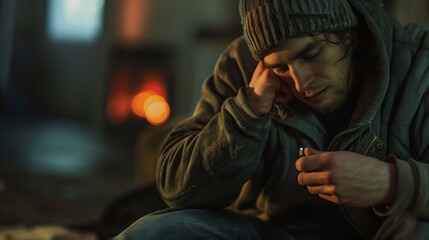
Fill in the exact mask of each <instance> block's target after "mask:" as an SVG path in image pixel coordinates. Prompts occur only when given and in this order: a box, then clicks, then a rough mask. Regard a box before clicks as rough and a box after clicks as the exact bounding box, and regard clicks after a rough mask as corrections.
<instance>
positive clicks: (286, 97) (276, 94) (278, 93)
mask: <svg viewBox="0 0 429 240" xmlns="http://www.w3.org/2000/svg"><path fill="white" fill-rule="evenodd" d="M246 97H247V99H248V101H249V103H250V106H251V107H252V109H253V111H254V112H255V113H256V114H257V115H258V116H261V115H264V114H266V113H268V112H269V111H270V110H271V107H272V105H273V103H274V102H277V103H279V104H282V105H284V104H287V103H288V102H290V101H291V100H292V99H293V97H294V96H293V93H292V91H291V90H290V88H289V86H288V85H287V84H286V83H285V82H283V81H282V80H280V78H279V77H277V75H275V74H274V72H273V71H272V70H271V69H269V68H266V67H265V66H264V64H263V62H262V61H260V62H259V64H258V66H257V67H256V69H255V72H254V73H253V76H252V80H251V81H250V84H249V87H248V88H247V89H246Z"/></svg>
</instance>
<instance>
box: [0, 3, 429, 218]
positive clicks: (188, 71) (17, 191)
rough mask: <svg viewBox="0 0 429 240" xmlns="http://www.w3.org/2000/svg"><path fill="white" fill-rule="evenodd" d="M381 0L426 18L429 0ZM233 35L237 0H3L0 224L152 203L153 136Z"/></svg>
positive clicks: (399, 12)
mask: <svg viewBox="0 0 429 240" xmlns="http://www.w3.org/2000/svg"><path fill="white" fill-rule="evenodd" d="M384 3H385V7H386V10H387V11H388V12H389V13H391V14H392V15H394V16H396V17H397V18H398V19H399V20H400V22H401V23H403V24H407V23H410V22H416V23H419V24H423V25H426V26H429V18H428V16H429V14H428V13H429V4H428V2H427V0H407V1H405V0H389V1H388V0H385V1H384ZM240 34H241V26H240V19H239V14H238V0H215V1H214V0H181V1H174V0H13V1H12V0H0V99H1V103H0V114H1V119H0V225H4V226H6V225H7V226H8V225H14V224H39V223H45V222H55V223H62V224H68V225H73V224H74V225H79V226H83V225H85V224H86V225H88V224H94V223H95V222H100V221H101V220H100V219H102V218H103V217H106V211H107V210H109V209H112V208H114V207H112V202H115V201H117V199H118V198H119V199H121V196H130V199H132V198H133V197H134V198H137V199H138V197H142V196H143V197H144V196H147V198H151V197H153V198H154V199H156V201H159V199H157V198H156V191H155V190H154V189H153V179H154V168H155V162H156V154H157V151H158V148H159V145H160V144H161V142H162V140H163V137H164V136H165V135H166V134H167V132H168V130H169V129H170V128H171V127H172V126H173V125H174V124H175V123H176V122H177V121H179V120H181V119H183V118H185V117H187V116H189V115H191V114H192V111H193V109H194V107H195V105H196V103H197V101H198V99H199V98H200V89H201V85H202V83H203V81H204V80H205V78H206V77H207V76H208V75H209V74H210V73H211V72H212V71H213V67H214V64H215V62H216V60H217V58H218V56H219V54H220V53H221V52H222V51H223V50H224V49H225V47H226V46H227V45H228V43H229V42H230V41H231V40H233V39H234V38H236V37H238V36H239V35H240ZM145 105H147V106H146V107H145ZM141 189H145V190H147V189H149V190H150V189H152V190H150V191H149V192H138V191H140V190H141ZM130 193H133V194H134V195H133V194H131V195H129V194H130ZM127 194H128V195H127ZM154 196H155V197H154ZM124 201H128V200H127V199H125V200H124ZM132 204H134V205H132ZM132 204H130V206H131V205H132V206H136V208H138V205H139V204H138V203H132ZM113 205H114V204H113ZM119 205H120V204H119ZM148 206H149V207H148V208H147V209H146V211H150V210H152V209H153V208H157V207H162V204H158V205H157V203H148ZM151 206H154V207H153V208H151ZM106 209H107V210H106ZM115 209H116V208H115ZM115 211H121V210H117V209H116V210H115ZM124 211H125V210H124ZM126 211H128V212H127V214H130V213H129V212H134V213H135V215H138V214H139V212H138V211H137V210H136V209H135V208H130V209H128V210H126ZM109 214H110V215H109ZM109 214H107V215H109V216H111V218H114V217H116V218H118V216H117V215H118V214H119V215H120V214H123V215H125V213H118V212H115V213H112V212H110V213H109ZM115 214H116V215H115ZM112 216H113V217H112ZM129 219H132V218H129ZM106 221H107V220H106Z"/></svg>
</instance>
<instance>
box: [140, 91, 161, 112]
mask: <svg viewBox="0 0 429 240" xmlns="http://www.w3.org/2000/svg"><path fill="white" fill-rule="evenodd" d="M157 102H161V103H162V102H165V99H164V98H163V97H161V96H159V95H152V96H150V97H148V98H147V99H146V101H145V102H144V105H143V109H144V111H145V112H147V110H148V108H149V106H150V105H152V104H154V103H157Z"/></svg>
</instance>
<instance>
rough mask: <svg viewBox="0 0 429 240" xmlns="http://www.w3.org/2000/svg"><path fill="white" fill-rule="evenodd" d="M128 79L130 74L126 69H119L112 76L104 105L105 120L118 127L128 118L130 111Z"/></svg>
mask: <svg viewBox="0 0 429 240" xmlns="http://www.w3.org/2000/svg"><path fill="white" fill-rule="evenodd" d="M129 78H130V74H129V71H128V69H126V68H120V69H118V70H117V71H115V72H114V74H113V75H112V79H111V82H110V86H109V95H108V98H107V105H106V118H107V120H108V121H109V122H110V123H112V124H115V125H119V124H121V123H123V122H124V121H125V120H126V119H127V117H128V113H129V109H130V107H129V101H130V99H129V97H128V88H129Z"/></svg>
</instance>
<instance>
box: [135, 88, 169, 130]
mask: <svg viewBox="0 0 429 240" xmlns="http://www.w3.org/2000/svg"><path fill="white" fill-rule="evenodd" d="M131 108H132V109H133V112H134V113H135V114H136V115H137V116H140V117H146V119H147V121H148V122H149V123H150V124H152V125H155V126H159V125H162V124H163V123H165V122H166V121H167V119H168V117H169V116H170V106H169V105H168V103H167V101H166V100H165V98H163V97H162V96H159V95H156V94H154V93H153V92H142V93H139V94H137V95H136V96H135V97H134V98H133V101H132V105H131Z"/></svg>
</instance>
